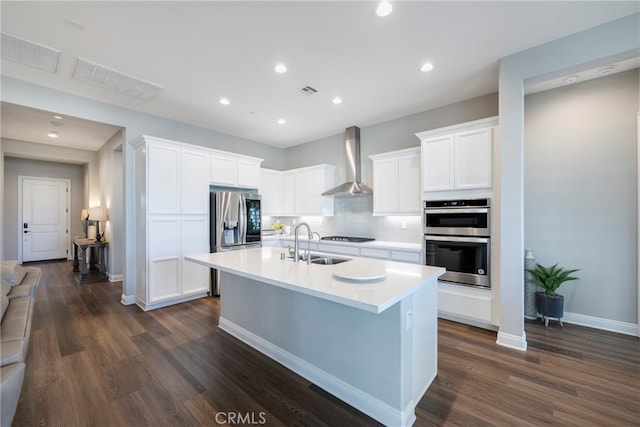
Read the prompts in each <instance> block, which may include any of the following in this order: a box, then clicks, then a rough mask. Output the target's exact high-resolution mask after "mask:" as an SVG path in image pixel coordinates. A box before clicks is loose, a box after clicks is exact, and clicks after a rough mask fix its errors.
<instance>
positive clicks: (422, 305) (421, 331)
mask: <svg viewBox="0 0 640 427" xmlns="http://www.w3.org/2000/svg"><path fill="white" fill-rule="evenodd" d="M412 303H413V312H412V318H413V328H412V331H413V339H412V342H413V348H412V375H411V378H412V393H413V396H412V397H413V400H414V405H417V404H418V401H419V400H420V399H422V396H423V395H424V394H425V392H426V391H427V389H428V388H429V386H430V385H431V383H432V382H433V380H434V379H435V378H436V375H437V373H438V345H437V343H438V285H437V279H433V280H432V283H429V284H428V285H427V286H424V287H422V288H421V289H420V290H419V291H417V292H416V293H414V294H413V300H412Z"/></svg>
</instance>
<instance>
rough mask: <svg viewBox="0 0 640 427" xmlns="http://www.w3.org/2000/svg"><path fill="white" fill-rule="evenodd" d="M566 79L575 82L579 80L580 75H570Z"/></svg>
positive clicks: (567, 81) (568, 81)
mask: <svg viewBox="0 0 640 427" xmlns="http://www.w3.org/2000/svg"><path fill="white" fill-rule="evenodd" d="M564 81H565V82H566V83H569V84H571V83H575V82H577V81H578V76H569V77H567V78H566V79H564Z"/></svg>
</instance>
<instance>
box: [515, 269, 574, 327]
mask: <svg viewBox="0 0 640 427" xmlns="http://www.w3.org/2000/svg"><path fill="white" fill-rule="evenodd" d="M526 271H528V272H529V273H531V280H530V282H531V283H533V284H535V285H538V286H540V287H542V289H544V291H543V292H536V305H537V307H538V313H540V314H541V315H542V317H543V319H544V324H545V326H549V318H556V319H558V322H560V326H562V320H561V319H562V316H563V315H564V296H562V295H560V294H558V293H557V292H556V291H557V290H558V288H559V287H560V285H562V284H563V283H564V282H568V281H569V280H576V279H577V277H573V276H571V274H573V273H575V272H576V271H579V269H575V270H565V269H564V268H562V267H558V263H555V264H554V265H552V266H551V267H545V266H543V265H541V264H539V263H537V264H536V268H533V269H529V268H527V269H526Z"/></svg>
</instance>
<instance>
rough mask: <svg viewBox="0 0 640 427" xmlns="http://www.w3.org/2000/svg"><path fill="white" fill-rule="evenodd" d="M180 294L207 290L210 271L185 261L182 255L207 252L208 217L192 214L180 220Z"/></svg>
mask: <svg viewBox="0 0 640 427" xmlns="http://www.w3.org/2000/svg"><path fill="white" fill-rule="evenodd" d="M180 225H181V233H182V236H181V242H182V248H181V252H182V253H181V257H180V258H181V262H182V268H181V272H182V295H188V294H193V293H196V292H207V291H208V290H209V280H210V274H209V272H210V271H211V270H210V269H209V268H208V267H205V266H203V265H200V264H196V263H194V262H190V261H185V260H184V256H185V255H190V254H198V253H206V252H209V217H208V216H202V217H198V216H194V217H190V218H182V220H181V224H180Z"/></svg>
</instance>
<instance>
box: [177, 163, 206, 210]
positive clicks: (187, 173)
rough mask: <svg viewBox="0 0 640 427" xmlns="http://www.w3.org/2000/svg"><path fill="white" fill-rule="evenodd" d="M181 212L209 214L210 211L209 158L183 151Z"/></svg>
mask: <svg viewBox="0 0 640 427" xmlns="http://www.w3.org/2000/svg"><path fill="white" fill-rule="evenodd" d="M180 177H181V179H180V195H181V201H180V204H181V212H182V213H186V214H207V213H208V211H209V156H208V155H207V154H205V153H201V152H197V151H188V150H182V159H181V168H180Z"/></svg>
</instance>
